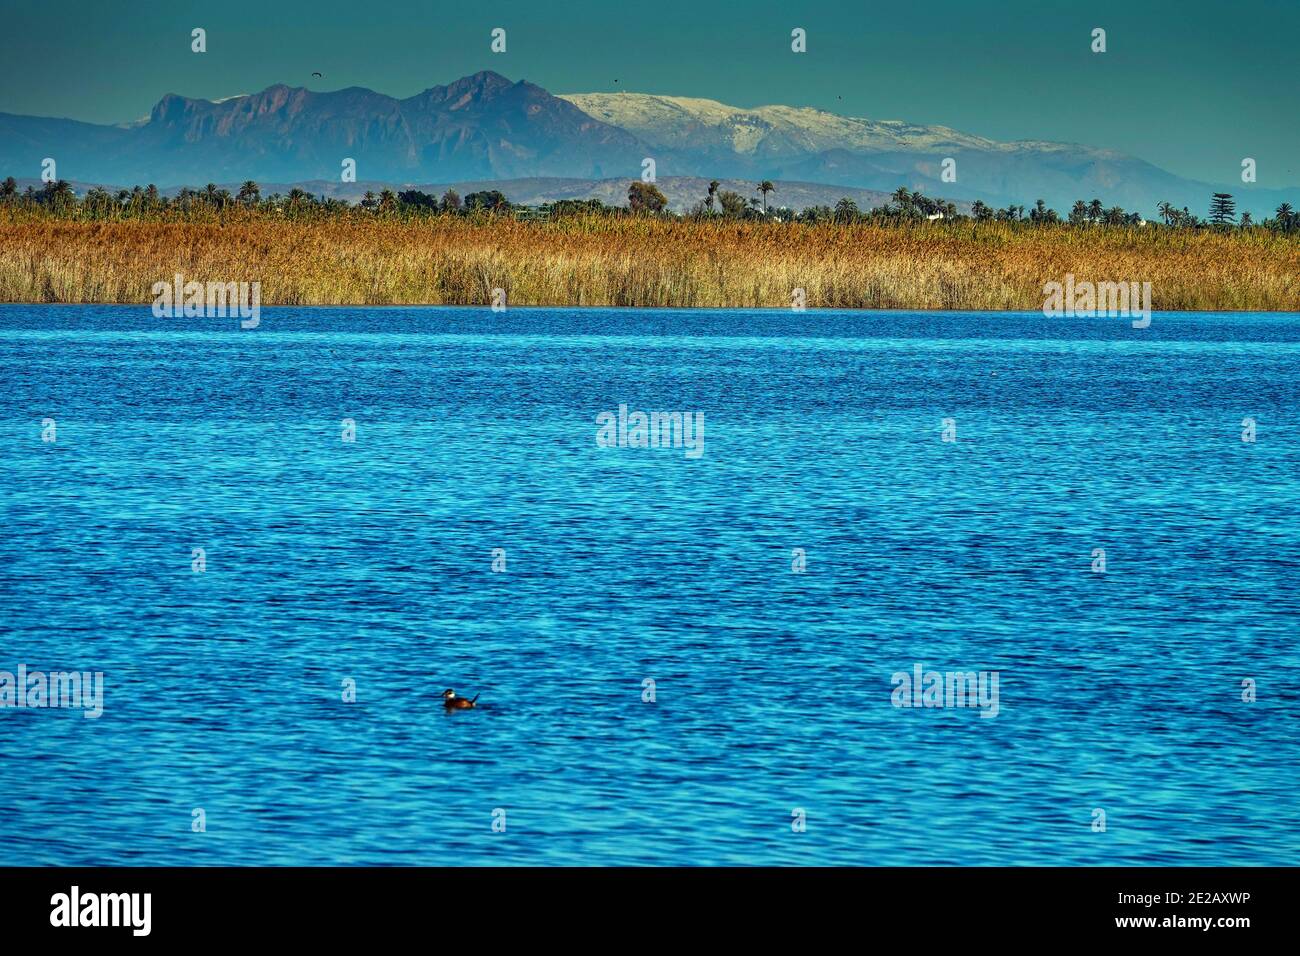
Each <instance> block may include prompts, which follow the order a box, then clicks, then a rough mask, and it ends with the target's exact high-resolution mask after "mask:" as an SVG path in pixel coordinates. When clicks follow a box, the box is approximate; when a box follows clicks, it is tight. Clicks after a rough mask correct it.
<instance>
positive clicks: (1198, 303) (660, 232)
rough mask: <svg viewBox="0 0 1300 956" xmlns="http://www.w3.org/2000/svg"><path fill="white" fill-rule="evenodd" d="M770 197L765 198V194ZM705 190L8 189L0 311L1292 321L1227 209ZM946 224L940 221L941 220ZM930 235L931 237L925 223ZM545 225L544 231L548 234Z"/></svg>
mask: <svg viewBox="0 0 1300 956" xmlns="http://www.w3.org/2000/svg"><path fill="white" fill-rule="evenodd" d="M767 185H769V186H770V185H771V184H770V183H769V184H767ZM774 192H775V191H774V190H772V189H766V190H761V191H759V192H757V194H756V196H755V197H753V201H751V200H750V199H746V198H743V197H741V196H740V195H739V194H737V193H734V192H730V191H727V190H723V189H720V188H719V186H718V185H717V184H716V183H714V184H712V186H711V188H710V189H709V190H708V192H707V194H706V195H705V196H703V197H701V199H700V202H699V205H698V206H697V208H695V209H693V210H692V211H690V212H689V213H687V214H685V215H674V214H672V213H669V212H667V211H666V205H667V204H666V200H665V199H664V197H663V194H662V192H660V191H659V189H658V188H657V187H656V186H655V185H654V184H653V183H641V182H637V183H633V184H632V185H631V187H630V189H629V203H628V207H626V208H619V209H612V208H609V207H607V206H604V205H602V204H601V203H600V202H598V201H595V200H565V201H562V202H556V203H552V204H549V205H547V206H544V207H539V208H529V209H524V208H520V207H516V206H514V205H512V204H511V203H510V202H509V200H508V199H507V197H505V196H503V195H502V194H501V193H499V192H496V191H481V192H473V193H470V194H469V195H467V196H465V197H463V198H462V197H460V196H457V195H456V194H455V193H454V192H452V191H448V192H447V193H445V194H444V195H442V196H438V197H434V196H432V195H429V194H427V193H423V192H419V191H408V192H400V193H398V192H383V193H380V194H379V195H376V196H367V197H366V198H365V199H364V200H363V201H362V202H361V203H359V204H356V205H349V204H348V203H344V202H340V201H338V200H332V199H327V198H325V199H322V198H319V197H312V196H310V195H308V194H306V193H305V192H301V191H298V190H295V191H293V192H290V193H289V194H288V195H285V196H267V197H262V196H261V193H260V190H259V189H258V187H257V185H256V184H255V183H245V184H244V186H243V187H242V188H241V189H240V190H238V191H237V193H236V194H235V195H230V194H229V193H227V192H226V191H224V190H221V189H218V188H216V187H215V186H212V187H209V188H208V189H204V190H186V191H184V192H183V193H182V194H181V195H178V196H176V197H173V198H164V197H162V196H160V195H159V193H158V190H156V189H153V188H151V187H147V188H142V189H137V190H124V191H122V192H119V193H117V194H110V193H107V192H105V191H102V190H91V191H90V192H88V193H87V194H86V195H85V196H83V197H77V196H76V195H75V194H74V193H73V191H72V190H71V189H70V188H69V187H68V186H67V184H60V183H53V184H50V185H48V186H46V187H44V188H42V189H39V190H31V191H30V192H21V193H20V192H19V191H18V190H17V189H16V188H13V182H12V180H10V181H8V183H7V184H0V301H7V302H137V303H147V302H151V301H152V299H153V296H152V293H151V288H152V286H153V284H154V283H156V282H158V281H170V280H171V278H172V276H173V275H174V274H175V273H178V272H179V273H182V274H184V275H186V276H187V277H190V278H196V279H200V280H204V281H210V280H218V281H241V282H243V281H256V282H260V283H261V291H262V302H263V303H264V304H267V305H273V304H274V305H315V304H321V305H324V304H357V305H385V304H394V305H404V304H422V303H427V304H458V305H485V304H487V303H489V302H490V301H491V300H492V290H493V289H497V288H500V289H504V290H505V292H506V296H507V302H508V303H509V304H510V305H588V306H661V307H771V308H789V307H790V306H791V304H792V296H793V295H794V292H795V290H796V289H800V290H803V292H804V296H805V301H806V303H807V305H808V306H809V307H810V308H819V307H820V308H869V309H988V310H1001V309H1026V310H1039V309H1041V308H1042V305H1043V284H1044V282H1047V281H1062V280H1063V278H1064V277H1065V276H1066V275H1067V274H1073V275H1074V276H1075V277H1076V278H1077V279H1078V280H1079V281H1084V280H1091V281H1149V282H1151V284H1152V298H1153V305H1154V307H1155V308H1156V309H1172V310H1178V309H1183V310H1192V309H1198V310H1295V309H1297V308H1300V222H1297V217H1296V215H1295V213H1294V211H1293V210H1292V209H1291V207H1290V206H1289V204H1288V205H1283V206H1282V207H1280V208H1279V209H1278V210H1277V214H1276V216H1275V217H1273V218H1270V219H1268V220H1266V221H1265V222H1263V223H1250V222H1249V221H1245V222H1243V221H1242V220H1244V219H1245V218H1246V217H1244V216H1243V217H1236V216H1235V215H1234V210H1233V209H1232V206H1231V197H1223V196H1219V197H1215V204H1214V206H1213V207H1212V208H1211V209H1210V210H1209V215H1208V216H1207V218H1206V219H1204V220H1202V219H1198V218H1196V217H1193V216H1191V214H1190V213H1185V211H1183V210H1173V209H1172V208H1168V209H1165V210H1162V212H1161V216H1162V219H1163V220H1164V221H1163V222H1159V223H1151V224H1149V225H1145V226H1143V225H1137V224H1135V223H1136V222H1138V220H1136V219H1135V218H1134V214H1132V213H1126V212H1124V211H1123V210H1118V209H1113V208H1112V209H1105V208H1103V207H1102V204H1101V203H1100V202H1093V203H1082V202H1080V203H1078V204H1076V206H1075V208H1074V209H1072V210H1071V212H1070V215H1069V216H1067V217H1066V218H1065V219H1064V220H1062V219H1061V218H1060V217H1059V216H1057V215H1056V214H1055V213H1054V212H1053V211H1052V210H1050V209H1047V208H1046V207H1045V206H1043V205H1042V204H1035V205H1034V207H1032V208H1031V209H1030V210H1029V212H1028V214H1025V211H1024V210H1022V209H1020V208H1019V207H1012V208H1010V209H1004V210H990V209H988V208H987V207H982V206H981V205H980V204H978V203H977V204H975V206H974V208H973V209H972V210H971V214H970V215H961V214H958V213H957V212H956V210H955V209H954V208H953V207H952V205H951V204H949V203H945V202H941V201H939V200H932V199H929V198H928V197H925V196H921V195H918V194H916V193H913V192H910V191H909V190H899V191H898V192H896V193H895V194H894V195H893V197H892V198H891V201H890V202H889V203H888V205H886V206H884V207H882V208H880V209H875V210H872V211H870V212H867V213H863V212H861V211H860V210H858V208H857V207H856V206H855V205H854V204H853V202H852V201H850V200H847V199H846V200H843V201H841V202H840V203H838V204H837V205H836V206H835V207H834V208H833V209H832V208H827V207H814V208H812V209H807V210H804V211H803V212H801V213H799V214H798V215H795V214H792V213H789V212H788V211H783V210H782V209H781V207H779V206H777V207H775V208H773V207H771V206H770V205H769V207H768V209H767V210H764V208H763V201H764V200H765V199H766V198H767V197H768V196H769V195H771V194H774ZM940 215H942V216H943V218H942V219H940V218H938V217H939V216H940ZM930 217H935V218H934V219H933V221H930ZM537 220H541V221H537Z"/></svg>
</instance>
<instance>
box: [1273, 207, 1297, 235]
mask: <svg viewBox="0 0 1300 956" xmlns="http://www.w3.org/2000/svg"><path fill="white" fill-rule="evenodd" d="M1275 215H1276V216H1277V224H1278V225H1279V226H1281V227H1282V231H1283V232H1290V231H1291V230H1292V229H1294V228H1295V227H1296V224H1297V222H1300V217H1297V214H1296V211H1295V210H1294V209H1292V208H1291V204H1290V203H1289V202H1284V203H1282V205H1280V206H1278V207H1277V212H1276V214H1275Z"/></svg>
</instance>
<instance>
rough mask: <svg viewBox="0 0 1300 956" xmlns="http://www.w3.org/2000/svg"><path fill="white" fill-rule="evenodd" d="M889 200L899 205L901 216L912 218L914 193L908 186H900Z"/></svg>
mask: <svg viewBox="0 0 1300 956" xmlns="http://www.w3.org/2000/svg"><path fill="white" fill-rule="evenodd" d="M889 198H890V199H892V200H894V202H896V203H897V204H898V211H899V213H900V214H901V215H904V216H910V215H911V214H912V202H913V197H912V192H911V190H909V189H908V188H907V187H906V186H899V187H898V188H897V189H895V190H894V193H893V195H892V196H890V197H889Z"/></svg>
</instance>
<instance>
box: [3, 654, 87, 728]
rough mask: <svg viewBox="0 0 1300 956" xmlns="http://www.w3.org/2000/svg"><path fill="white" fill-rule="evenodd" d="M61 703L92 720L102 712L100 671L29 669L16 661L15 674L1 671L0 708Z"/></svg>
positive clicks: (45, 705)
mask: <svg viewBox="0 0 1300 956" xmlns="http://www.w3.org/2000/svg"><path fill="white" fill-rule="evenodd" d="M7 707H14V708H23V709H28V708H30V709H33V710H36V709H43V708H48V707H64V708H68V709H78V710H82V711H84V713H83V714H82V715H81V716H82V717H85V718H86V719H87V720H94V719H95V718H96V717H98V716H100V715H101V714H102V713H103V712H104V673H103V671H94V672H93V673H92V672H91V671H53V672H51V673H49V674H47V673H45V672H44V671H29V670H28V669H27V665H26V664H19V665H18V672H17V673H16V674H14V673H11V672H10V671H0V709H4V708H7Z"/></svg>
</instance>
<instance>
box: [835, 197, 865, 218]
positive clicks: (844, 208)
mask: <svg viewBox="0 0 1300 956" xmlns="http://www.w3.org/2000/svg"><path fill="white" fill-rule="evenodd" d="M860 215H861V213H859V212H858V204H857V203H855V202H854V201H853V200H852V199H849V198H848V197H847V196H845V197H844V198H843V199H841V200H840V201H839V202H837V203H836V204H835V221H836V222H855V221H856V220H857V219H858V217H859V216H860Z"/></svg>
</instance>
